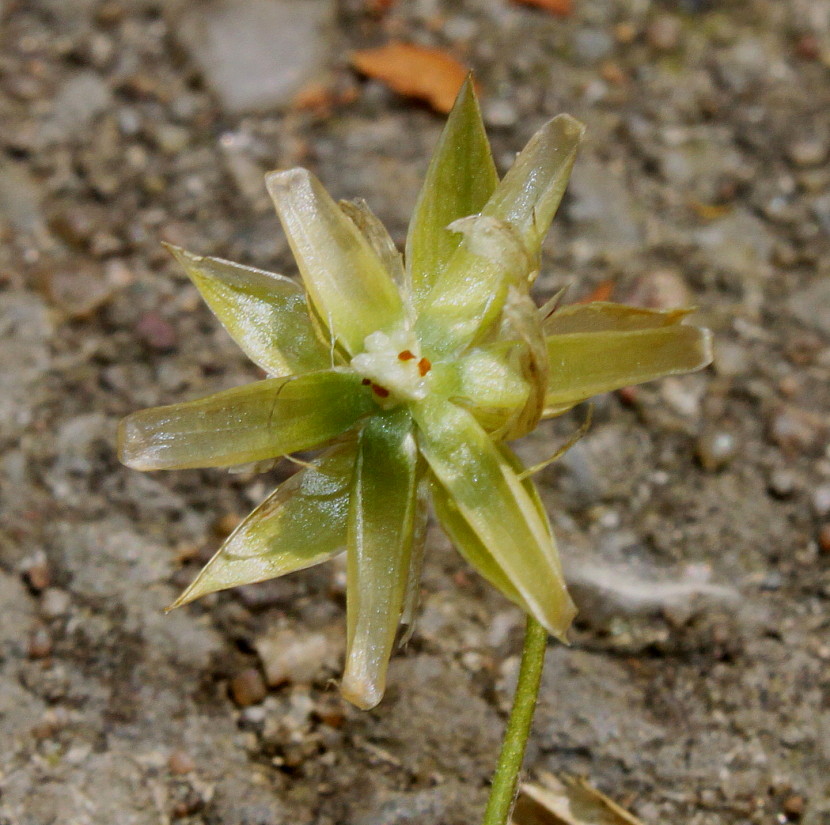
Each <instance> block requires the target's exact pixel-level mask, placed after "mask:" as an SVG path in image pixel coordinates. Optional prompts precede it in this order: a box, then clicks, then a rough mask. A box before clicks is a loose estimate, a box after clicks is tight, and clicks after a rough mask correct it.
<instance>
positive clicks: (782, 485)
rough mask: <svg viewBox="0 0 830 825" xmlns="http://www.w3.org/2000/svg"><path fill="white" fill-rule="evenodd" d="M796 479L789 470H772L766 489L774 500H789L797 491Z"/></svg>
mask: <svg viewBox="0 0 830 825" xmlns="http://www.w3.org/2000/svg"><path fill="white" fill-rule="evenodd" d="M798 486H799V485H798V479H797V478H796V476H795V474H794V473H792V472H791V471H790V470H774V471H773V473H772V475H771V476H770V479H769V484H768V489H769V491H770V493H772V495H774V496H775V497H776V498H789V497H790V496H791V495H793V493H795V491H796V490H797V489H798Z"/></svg>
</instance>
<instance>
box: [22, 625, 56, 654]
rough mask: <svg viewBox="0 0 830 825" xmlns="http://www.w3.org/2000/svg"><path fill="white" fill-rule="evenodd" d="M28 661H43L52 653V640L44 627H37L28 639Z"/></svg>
mask: <svg viewBox="0 0 830 825" xmlns="http://www.w3.org/2000/svg"><path fill="white" fill-rule="evenodd" d="M27 652H28V654H29V658H30V659H45V658H46V657H47V656H48V655H49V654H50V653H51V652H52V639H51V638H50V636H49V632H48V631H47V630H46V628H45V627H38V628H36V629H35V631H34V632H33V633H32V635H31V636H30V637H29V648H28V651H27Z"/></svg>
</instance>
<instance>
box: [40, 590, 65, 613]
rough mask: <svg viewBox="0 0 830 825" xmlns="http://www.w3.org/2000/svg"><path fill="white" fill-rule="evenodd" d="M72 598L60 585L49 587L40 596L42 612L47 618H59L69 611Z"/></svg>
mask: <svg viewBox="0 0 830 825" xmlns="http://www.w3.org/2000/svg"><path fill="white" fill-rule="evenodd" d="M71 604H72V598H71V596H70V595H69V593H67V592H66V591H65V590H61V589H60V588H59V587H47V588H46V590H44V591H43V593H42V594H41V597H40V612H41V614H42V615H43V617H44V618H46V619H57V618H60V617H61V616H65V615H66V614H67V613H68V612H69V607H70V605H71Z"/></svg>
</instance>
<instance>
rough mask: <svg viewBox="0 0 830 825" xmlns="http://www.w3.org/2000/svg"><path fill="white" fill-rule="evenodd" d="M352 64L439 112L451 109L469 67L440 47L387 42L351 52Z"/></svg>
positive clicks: (369, 75)
mask: <svg viewBox="0 0 830 825" xmlns="http://www.w3.org/2000/svg"><path fill="white" fill-rule="evenodd" d="M351 62H352V66H354V68H355V69H357V70H358V71H359V72H361V73H362V74H365V75H367V76H368V77H372V78H374V79H375V80H380V81H381V82H382V83H385V84H386V85H387V86H389V88H390V89H393V90H394V91H396V92H398V93H399V94H402V95H406V96H407V97H414V98H417V99H418V100H425V101H426V102H427V103H429V105H430V106H432V108H433V109H435V110H436V111H438V112H443V113H444V114H446V113H447V112H449V111H450V109H452V105H453V102H454V101H455V96H456V95H457V94H458V90H459V89H460V88H461V84H462V83H463V82H464V79H465V78H466V77H467V74H468V69H466V68H465V67H464V66H463V65H462V64H461V63H459V62H458V61H457V60H456V59H455V58H454V57H453V56H452V55H450V54H447V52H444V51H441V50H440V49H430V48H426V47H424V46H415V45H412V44H410V43H395V42H393V43H387V44H386V45H385V46H380V47H379V48H377V49H362V50H360V51H356V52H352V55H351Z"/></svg>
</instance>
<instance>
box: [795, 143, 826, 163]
mask: <svg viewBox="0 0 830 825" xmlns="http://www.w3.org/2000/svg"><path fill="white" fill-rule="evenodd" d="M787 157H788V158H789V159H790V160H791V161H792V162H793V163H794V164H795V165H796V166H802V167H803V166H818V165H819V164H821V163H823V162H824V160H825V158H826V157H827V143H826V142H825V141H823V140H819V139H818V138H801V139H799V140H796V141H794V142H793V143H791V144H790V145H789V146H788V147H787Z"/></svg>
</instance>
